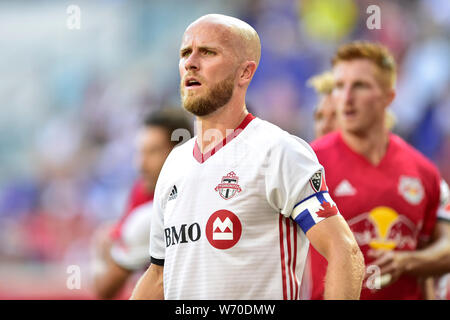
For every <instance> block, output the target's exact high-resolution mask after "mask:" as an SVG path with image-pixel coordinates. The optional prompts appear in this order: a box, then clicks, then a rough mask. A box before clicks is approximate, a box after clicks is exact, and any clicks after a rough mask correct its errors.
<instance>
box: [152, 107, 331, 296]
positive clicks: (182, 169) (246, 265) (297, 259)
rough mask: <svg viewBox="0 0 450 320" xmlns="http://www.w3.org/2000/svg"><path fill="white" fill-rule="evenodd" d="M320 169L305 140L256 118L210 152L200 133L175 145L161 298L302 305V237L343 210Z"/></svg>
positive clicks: (159, 214) (155, 242)
mask: <svg viewBox="0 0 450 320" xmlns="http://www.w3.org/2000/svg"><path fill="white" fill-rule="evenodd" d="M322 170H323V168H322V166H321V165H320V164H319V163H318V161H317V158H316V156H315V154H314V152H313V151H312V149H311V148H310V147H309V145H308V144H307V143H305V142H304V141H303V140H301V139H299V138H297V137H295V136H292V135H290V134H289V133H287V132H285V131H283V130H281V129H280V128H278V127H277V126H275V125H272V124H270V123H268V122H266V121H263V120H261V119H258V118H254V117H253V116H252V115H251V114H249V115H248V116H247V117H246V118H245V120H244V121H243V122H242V124H241V125H240V126H239V127H238V128H237V129H236V130H235V131H234V132H233V133H232V134H230V135H229V136H228V137H227V138H226V139H225V140H224V142H223V143H222V146H218V147H216V148H215V149H213V150H212V151H210V152H208V153H207V154H202V153H201V152H200V149H199V148H198V145H197V142H196V138H195V137H194V138H193V139H191V140H190V141H188V142H187V143H185V144H183V145H182V146H180V147H177V148H175V149H174V150H173V151H172V152H171V154H170V155H169V157H168V158H167V160H166V162H165V164H164V167H163V169H162V171H161V174H160V176H159V180H158V183H157V186H156V191H155V200H154V212H153V215H152V226H151V240H150V255H151V261H152V263H155V264H159V265H162V264H164V297H165V299H298V297H299V288H300V281H301V279H302V273H303V269H304V264H305V258H306V255H307V252H308V246H309V241H308V240H307V238H306V236H305V233H306V231H307V230H308V229H309V228H311V227H312V226H313V225H314V224H316V223H318V222H319V221H321V220H323V219H324V218H326V217H327V216H330V215H335V214H338V211H337V208H336V206H335V204H334V202H333V201H332V200H331V198H330V197H329V195H328V192H327V189H326V186H325V182H324V177H323V173H322ZM293 219H295V221H297V223H296V222H294V221H293ZM299 225H300V227H299Z"/></svg>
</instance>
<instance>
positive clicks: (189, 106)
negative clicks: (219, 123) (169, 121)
mask: <svg viewBox="0 0 450 320" xmlns="http://www.w3.org/2000/svg"><path fill="white" fill-rule="evenodd" d="M234 76H235V75H234V74H233V73H232V74H231V75H230V76H229V77H227V78H226V79H224V80H222V81H220V82H219V83H217V84H216V85H214V86H213V87H212V88H210V89H208V90H207V92H206V93H205V94H204V95H202V96H199V97H195V96H193V97H189V96H187V94H186V93H185V91H184V87H183V81H182V82H181V84H180V88H181V89H180V95H181V102H182V104H183V107H184V108H185V109H186V110H187V111H189V112H190V113H192V114H194V115H196V116H200V117H201V116H206V115H208V114H210V113H213V112H214V111H216V110H218V109H220V108H221V107H223V106H224V105H226V104H227V103H228V102H229V101H230V99H231V97H232V96H233V90H234Z"/></svg>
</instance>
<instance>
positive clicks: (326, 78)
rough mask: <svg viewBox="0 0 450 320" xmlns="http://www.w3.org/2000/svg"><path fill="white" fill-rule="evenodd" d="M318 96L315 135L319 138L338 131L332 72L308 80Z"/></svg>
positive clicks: (315, 111)
mask: <svg viewBox="0 0 450 320" xmlns="http://www.w3.org/2000/svg"><path fill="white" fill-rule="evenodd" d="M308 85H309V86H311V87H313V88H314V90H315V91H316V93H317V95H318V103H317V106H316V108H315V110H314V134H315V136H316V138H319V137H321V136H323V135H326V134H327V133H330V132H332V131H334V130H336V129H337V124H336V108H335V106H334V101H333V96H332V94H331V93H332V92H333V85H334V80H333V74H332V73H331V72H330V71H327V72H324V73H322V74H319V75H316V76H314V77H312V78H311V79H309V80H308Z"/></svg>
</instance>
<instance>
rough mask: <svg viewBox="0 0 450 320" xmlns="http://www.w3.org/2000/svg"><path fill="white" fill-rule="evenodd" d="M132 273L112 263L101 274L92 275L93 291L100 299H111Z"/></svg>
mask: <svg viewBox="0 0 450 320" xmlns="http://www.w3.org/2000/svg"><path fill="white" fill-rule="evenodd" d="M131 274H132V271H130V270H126V269H124V268H122V267H120V266H119V265H117V264H116V263H114V262H113V261H109V263H108V265H106V266H105V269H104V271H103V272H102V273H97V274H95V275H94V290H95V293H96V295H97V297H99V298H100V299H113V298H114V297H115V296H116V295H117V294H118V293H119V291H120V290H121V289H122V288H123V286H124V285H125V283H126V281H127V279H128V278H129V276H130V275H131Z"/></svg>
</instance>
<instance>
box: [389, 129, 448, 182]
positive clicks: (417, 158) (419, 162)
mask: <svg viewBox="0 0 450 320" xmlns="http://www.w3.org/2000/svg"><path fill="white" fill-rule="evenodd" d="M389 142H390V143H392V144H393V147H394V148H396V149H397V150H398V151H399V152H398V154H400V155H401V157H402V158H403V159H405V160H406V161H408V162H409V163H414V164H415V165H416V166H417V167H418V168H419V169H420V170H422V171H424V172H425V173H428V174H432V175H434V176H437V177H439V170H438V169H437V167H436V166H435V165H434V164H433V162H431V161H430V160H429V159H428V158H427V157H426V156H425V155H423V154H422V153H421V152H420V151H419V150H417V149H416V148H414V147H413V146H411V145H410V144H409V143H407V142H406V141H405V140H403V139H402V138H401V137H399V136H398V135H396V134H393V133H391V134H390V135H389Z"/></svg>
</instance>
